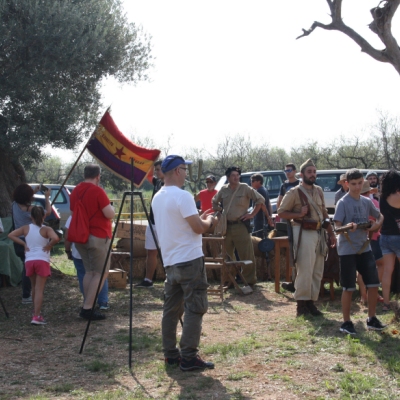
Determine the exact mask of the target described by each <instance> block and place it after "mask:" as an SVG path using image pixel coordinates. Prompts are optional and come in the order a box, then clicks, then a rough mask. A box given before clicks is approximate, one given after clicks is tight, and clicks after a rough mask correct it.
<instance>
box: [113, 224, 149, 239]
mask: <svg viewBox="0 0 400 400" xmlns="http://www.w3.org/2000/svg"><path fill="white" fill-rule="evenodd" d="M146 226H147V225H139V224H133V238H134V239H138V240H145V233H146ZM115 237H117V238H120V239H129V238H130V237H131V223H130V222H129V221H123V222H118V227H117V232H116V234H115Z"/></svg>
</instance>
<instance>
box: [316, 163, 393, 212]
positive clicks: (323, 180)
mask: <svg viewBox="0 0 400 400" xmlns="http://www.w3.org/2000/svg"><path fill="white" fill-rule="evenodd" d="M368 171H375V172H376V173H377V174H378V176H379V177H380V176H381V175H382V174H383V173H384V172H386V170H385V169H372V170H371V169H360V172H362V173H363V175H364V177H365V175H367V172H368ZM346 172H347V170H346V169H330V170H317V180H316V182H315V184H316V185H318V186H321V188H322V190H323V191H324V198H325V205H326V208H327V209H328V214H334V213H335V209H336V206H335V193H336V192H337V191H338V190H339V189H340V188H341V186H340V185H338V181H339V180H340V175H342V174H345V173H346Z"/></svg>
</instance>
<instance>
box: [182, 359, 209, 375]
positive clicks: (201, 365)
mask: <svg viewBox="0 0 400 400" xmlns="http://www.w3.org/2000/svg"><path fill="white" fill-rule="evenodd" d="M179 367H180V369H181V370H182V371H194V370H196V369H206V368H208V369H214V364H213V363H212V362H207V361H203V360H202V359H201V358H200V357H199V356H197V357H193V358H191V359H190V360H187V359H185V358H182V360H181V364H180V365H179Z"/></svg>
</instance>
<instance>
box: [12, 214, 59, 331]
mask: <svg viewBox="0 0 400 400" xmlns="http://www.w3.org/2000/svg"><path fill="white" fill-rule="evenodd" d="M45 216H46V214H45V211H44V210H43V207H41V206H33V207H32V208H31V219H32V223H31V224H30V225H24V226H22V227H20V228H18V229H16V230H14V231H12V232H11V233H10V234H9V235H8V237H9V238H10V239H11V240H13V241H14V242H15V243H18V244H19V245H21V246H23V247H24V248H25V269H26V276H28V277H29V279H30V281H31V284H32V300H33V307H34V312H33V317H32V321H31V324H32V325H45V324H46V321H45V320H44V319H43V317H42V315H41V309H42V303H43V292H44V286H45V284H46V280H47V278H48V277H49V276H50V275H51V272H50V250H51V248H52V247H53V246H54V245H55V244H56V243H58V241H59V240H60V239H59V238H58V236H57V234H56V233H55V232H54V230H53V229H52V228H50V227H48V226H44V225H43V221H44V219H45ZM21 236H23V237H24V238H25V241H24V240H22V239H21Z"/></svg>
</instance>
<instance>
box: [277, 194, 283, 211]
mask: <svg viewBox="0 0 400 400" xmlns="http://www.w3.org/2000/svg"><path fill="white" fill-rule="evenodd" d="M282 199H283V196H282V195H279V196H278V200H277V201H276V209H278V208H279V206H280V205H281V202H282Z"/></svg>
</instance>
